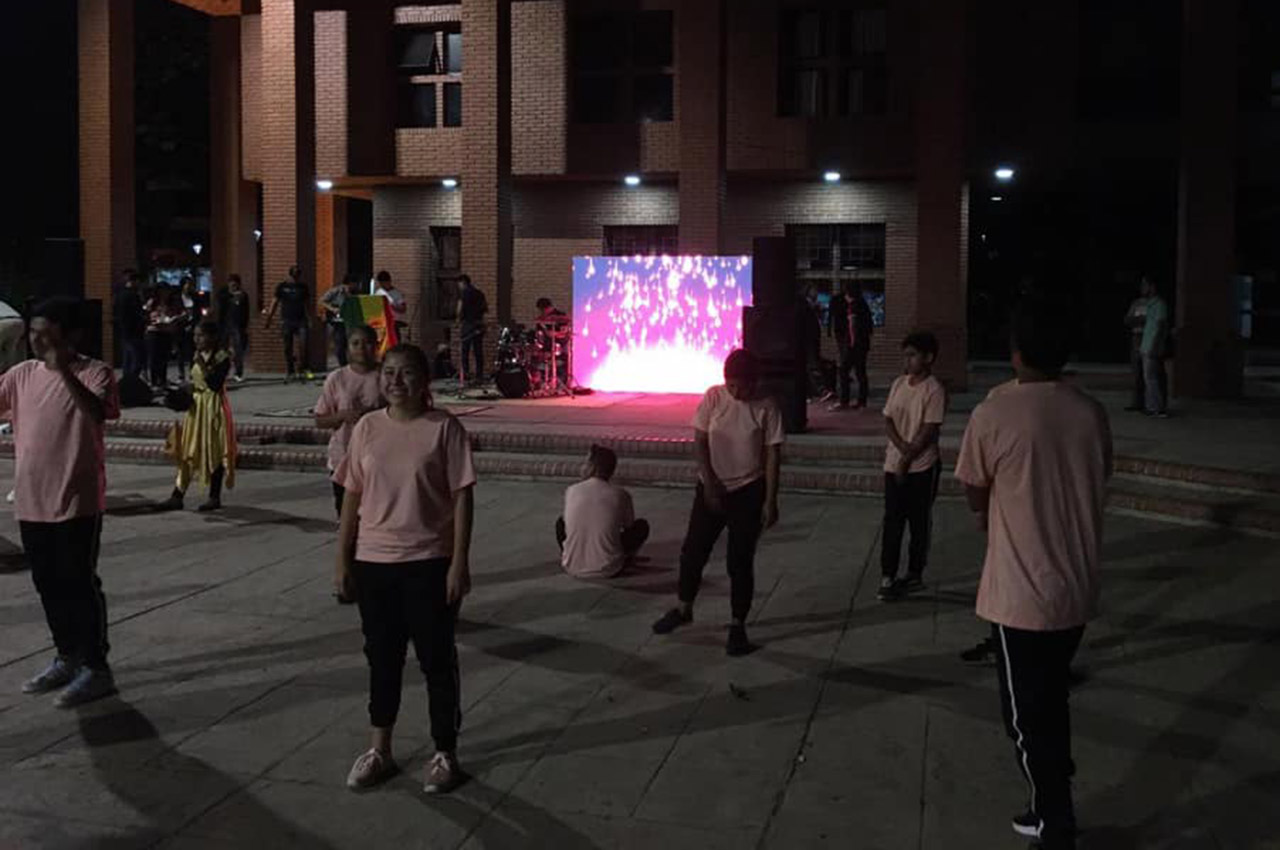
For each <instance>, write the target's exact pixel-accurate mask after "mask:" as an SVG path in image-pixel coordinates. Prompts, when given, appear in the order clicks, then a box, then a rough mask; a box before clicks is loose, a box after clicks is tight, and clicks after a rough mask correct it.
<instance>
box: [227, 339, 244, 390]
mask: <svg viewBox="0 0 1280 850" xmlns="http://www.w3.org/2000/svg"><path fill="white" fill-rule="evenodd" d="M227 348H229V349H231V362H232V364H233V365H234V366H235V369H236V377H239V378H243V377H244V353H245V350H246V349H248V348H249V332H248V331H242V330H240V329H239V328H237V327H231V328H228V329H227Z"/></svg>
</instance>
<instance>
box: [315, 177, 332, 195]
mask: <svg viewBox="0 0 1280 850" xmlns="http://www.w3.org/2000/svg"><path fill="white" fill-rule="evenodd" d="M316 188H317V189H319V190H320V191H321V192H327V191H329V190H330V189H332V188H333V181H332V180H317V181H316Z"/></svg>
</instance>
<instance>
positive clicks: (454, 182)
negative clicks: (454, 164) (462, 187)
mask: <svg viewBox="0 0 1280 850" xmlns="http://www.w3.org/2000/svg"><path fill="white" fill-rule="evenodd" d="M440 185H441V186H443V187H445V188H446V189H456V188H458V178H456V177H446V178H444V179H443V180H441V181H440Z"/></svg>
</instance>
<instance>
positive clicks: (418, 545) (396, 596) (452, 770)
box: [333, 344, 476, 794]
mask: <svg viewBox="0 0 1280 850" xmlns="http://www.w3.org/2000/svg"><path fill="white" fill-rule="evenodd" d="M430 376H431V368H430V363H429V361H428V360H427V356H426V354H424V353H423V352H422V349H420V348H418V347H417V346H416V345H408V344H404V345H397V346H395V347H393V348H392V349H391V350H390V351H388V352H387V355H386V357H385V358H384V359H383V362H382V392H383V395H385V396H386V399H387V402H388V404H389V406H388V407H387V408H386V409H385V410H380V411H377V412H375V413H370V414H368V415H366V416H364V417H363V418H362V419H361V420H360V421H359V422H357V423H356V425H355V427H354V428H353V429H352V431H351V441H350V442H349V443H348V444H347V454H346V457H344V458H343V459H342V462H341V463H340V464H339V465H338V469H337V471H336V472H335V473H334V476H333V477H334V479H335V480H337V481H338V482H339V483H341V484H342V485H343V487H345V488H346V496H345V498H344V499H343V503H342V522H341V526H340V530H339V532H338V563H337V572H336V575H335V582H334V583H335V585H336V587H335V590H337V592H338V593H339V594H341V595H344V596H354V597H355V600H356V603H357V604H358V605H359V607H360V622H361V627H362V630H363V632H364V638H365V642H364V653H365V657H366V658H367V659H368V661H369V721H370V725H371V726H372V733H371V737H372V744H371V746H370V748H369V750H368V751H367V752H365V753H363V754H361V755H360V756H359V758H357V759H356V761H355V764H353V765H352V766H351V771H350V772H349V773H348V775H347V787H349V788H352V789H359V788H369V787H372V786H373V785H377V784H378V783H380V782H382V781H384V780H385V779H387V778H388V777H390V776H391V775H393V774H394V773H395V772H396V770H397V768H396V763H395V760H394V759H393V758H392V755H391V733H392V729H393V728H394V726H395V722H396V715H397V714H398V712H399V710H400V689H401V681H402V678H403V675H404V658H405V651H406V649H407V648H408V644H409V641H413V648H414V651H415V652H416V653H417V656H418V665H419V667H421V669H422V672H423V674H424V675H425V676H426V679H427V701H428V705H429V709H430V715H431V737H432V738H433V739H434V740H435V745H436V753H435V755H434V756H433V757H432V758H431V761H430V762H429V763H428V764H427V770H426V779H425V781H424V783H423V790H424V791H425V792H426V793H428V794H441V793H445V792H447V791H450V790H452V789H453V788H455V787H456V786H457V785H458V782H459V781H460V779H461V773H460V770H459V768H458V760H457V755H456V749H457V745H458V728H459V726H460V725H461V721H462V708H461V706H462V703H461V696H460V683H459V676H458V651H457V647H456V646H455V644H454V628H455V624H456V623H457V618H458V608H459V606H460V605H461V603H462V598H463V597H464V596H466V595H467V593H468V592H469V591H470V589H471V569H470V565H469V563H468V558H469V553H470V547H471V520H472V516H473V512H474V499H473V493H472V490H473V488H474V486H475V483H476V473H475V468H474V466H473V465H472V461H471V445H470V442H469V440H468V439H467V432H466V430H465V429H464V428H463V427H462V424H461V423H460V422H458V420H457V419H455V418H454V417H453V416H451V415H450V414H448V413H446V412H444V411H442V410H436V409H434V408H433V406H432V403H431V391H430V389H429V382H430Z"/></svg>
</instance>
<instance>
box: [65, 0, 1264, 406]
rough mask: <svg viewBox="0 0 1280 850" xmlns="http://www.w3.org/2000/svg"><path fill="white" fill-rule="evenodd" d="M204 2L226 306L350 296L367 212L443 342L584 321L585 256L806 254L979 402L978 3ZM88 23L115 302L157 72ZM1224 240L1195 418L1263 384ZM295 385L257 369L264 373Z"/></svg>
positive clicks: (87, 175) (98, 198) (1200, 289)
mask: <svg viewBox="0 0 1280 850" xmlns="http://www.w3.org/2000/svg"><path fill="white" fill-rule="evenodd" d="M178 1H179V2H182V3H184V5H187V6H191V7H193V8H196V9H199V10H200V11H203V12H205V13H207V14H209V15H210V16H211V22H210V25H211V43H212V68H213V70H212V79H211V90H210V110H211V116H212V125H213V137H212V162H211V186H212V197H211V207H212V217H211V221H212V226H211V237H210V240H209V242H210V246H209V247H210V250H211V253H212V258H213V267H214V275H215V279H217V280H221V279H223V278H224V277H225V275H226V274H227V273H228V272H230V271H239V272H240V273H241V274H242V275H244V276H245V279H246V286H247V288H248V289H249V291H250V292H251V293H255V294H256V295H257V296H258V297H266V298H269V295H270V289H271V286H273V285H274V282H276V281H278V280H280V279H282V278H283V277H284V275H285V271H286V269H287V268H288V266H289V265H291V264H293V263H295V262H299V263H301V264H302V265H303V266H304V268H305V269H306V276H307V278H308V279H309V280H312V281H315V282H316V283H317V286H318V288H319V289H320V290H321V291H323V290H324V289H326V288H327V287H328V286H329V285H331V283H332V282H333V281H334V280H335V279H337V278H340V277H341V275H342V274H343V273H344V272H345V271H346V266H347V245H348V233H347V229H348V221H349V220H350V219H351V211H352V209H353V208H354V205H358V204H371V205H372V254H373V267H374V268H386V269H388V270H389V271H390V272H391V273H392V274H393V276H394V277H395V279H396V281H397V283H398V285H399V286H400V288H401V289H402V290H404V291H405V292H406V294H407V296H408V299H409V303H410V317H411V322H410V335H411V338H413V339H416V340H418V341H422V342H427V343H433V342H436V341H439V340H442V339H445V338H447V336H448V334H449V331H450V327H451V322H450V314H451V309H452V303H453V292H454V289H453V287H454V280H455V277H456V275H457V274H458V273H459V272H461V271H465V272H467V273H468V274H469V275H470V276H471V277H472V279H473V280H474V281H475V282H476V284H477V285H478V286H480V287H481V288H482V289H483V290H484V291H485V292H486V294H487V295H488V299H489V303H490V305H491V308H492V314H491V318H492V319H494V320H495V321H499V322H506V321H510V320H512V319H514V320H516V321H521V320H525V319H527V317H529V316H531V315H532V313H533V311H534V306H533V305H534V301H535V300H536V299H537V298H539V297H541V296H544V295H545V296H548V297H550V298H552V299H553V300H554V301H556V302H557V303H560V304H567V303H569V301H570V285H571V282H570V258H571V257H572V256H573V255H575V254H586V253H602V252H615V253H636V252H639V253H646V252H672V251H680V252H683V253H703V254H710V253H730V254H735V253H749V252H750V250H751V243H752V239H753V238H754V237H757V236H780V235H784V234H786V235H791V236H793V237H794V239H795V244H796V247H797V252H796V254H797V260H796V263H797V269H796V274H797V279H798V281H800V283H801V285H810V284H812V285H815V286H817V287H818V288H819V289H828V290H829V289H831V288H833V287H835V286H838V285H839V283H840V281H842V280H845V279H856V280H859V281H860V282H862V283H863V285H864V286H865V287H866V288H867V289H869V290H870V291H873V292H883V294H884V305H885V309H884V316H885V325H884V327H883V328H881V329H880V332H879V333H878V334H877V336H876V338H875V344H874V346H873V350H872V366H873V368H880V369H896V368H897V363H898V354H897V351H896V343H897V341H898V340H899V339H900V338H901V337H902V335H903V334H904V333H905V332H906V331H907V330H908V329H911V328H916V327H927V328H930V329H932V330H934V331H935V332H936V333H937V334H938V335H939V337H940V338H941V339H942V343H943V346H944V351H946V352H947V353H948V356H946V357H944V358H943V361H942V365H943V369H942V371H943V373H944V376H945V377H947V378H949V379H951V380H952V381H953V382H955V383H962V382H963V378H964V358H963V356H954V355H957V354H960V353H963V352H964V351H965V350H966V286H967V280H966V276H967V268H968V259H967V250H968V244H969V240H968V209H969V181H970V179H971V178H970V175H971V174H973V173H975V172H974V169H975V168H976V167H979V166H980V167H981V168H982V169H984V171H985V169H986V168H987V164H978V165H977V166H975V164H974V163H972V162H970V161H969V157H968V156H967V154H966V139H967V138H968V137H969V130H970V128H969V126H968V122H969V104H970V97H969V94H970V85H969V82H970V81H969V80H968V79H967V74H968V73H969V68H970V66H971V64H972V63H971V61H970V59H971V57H970V56H969V52H970V50H971V45H972V43H973V40H972V37H971V36H972V33H971V32H970V28H971V26H972V18H973V13H972V10H971V9H970V7H969V2H968V0H929V2H927V3H926V2H924V0H884V2H881V3H875V4H869V3H865V2H846V1H845V0H731V2H729V1H728V0H625V1H624V0H461V2H455V3H439V4H435V5H408V4H406V3H405V2H403V0H402V2H390V1H389V0H178ZM1185 5H1186V7H1187V9H1188V14H1199V15H1205V16H1206V19H1208V17H1213V18H1214V20H1218V21H1220V20H1221V19H1222V16H1217V15H1216V14H1214V15H1210V14H1209V12H1208V11H1207V10H1208V9H1209V6H1210V4H1209V3H1208V0H1185ZM1221 6H1222V4H1220V3H1219V4H1215V5H1214V6H1213V8H1214V9H1219V8H1221ZM79 9H80V48H79V49H80V70H81V83H80V116H81V120H80V133H81V197H82V205H81V207H82V208H81V236H82V238H83V239H84V241H85V266H86V275H85V278H86V281H87V290H88V294H89V295H90V296H91V297H109V293H108V292H106V288H107V286H108V284H107V281H109V280H111V279H112V276H113V272H115V271H117V270H118V269H120V268H123V267H124V266H127V265H132V264H134V257H133V256H132V254H133V236H132V229H131V216H132V210H133V204H134V198H133V194H132V193H133V185H132V179H131V174H132V162H131V159H130V148H129V139H130V138H131V135H130V134H131V132H132V103H131V100H130V98H131V89H130V86H129V85H128V84H127V81H128V80H129V78H130V74H131V71H132V61H133V51H134V50H136V49H138V48H139V45H135V44H134V43H133V38H132V33H133V27H132V14H133V0H110V2H108V0H79ZM1189 33H1190V35H1189V37H1188V45H1187V48H1186V52H1187V56H1188V57H1190V58H1192V59H1193V60H1195V61H1196V62H1199V63H1205V64H1206V65H1207V66H1209V67H1212V66H1213V65H1214V61H1215V57H1216V56H1217V55H1218V54H1219V52H1220V51H1222V50H1224V49H1227V47H1226V46H1228V45H1229V44H1230V43H1231V27H1230V26H1229V25H1218V26H1201V27H1198V28H1196V29H1195V30H1194V31H1191V30H1189ZM1221 76H1222V75H1218V76H1216V77H1215V76H1214V75H1211V74H1207V75H1200V76H1198V77H1197V76H1195V75H1191V78H1192V79H1194V80H1195V82H1196V84H1195V85H1192V86H1191V87H1190V88H1191V89H1193V90H1192V91H1190V92H1189V93H1186V94H1184V99H1185V100H1186V102H1187V103H1189V104H1190V106H1191V107H1192V108H1194V109H1198V110H1203V111H1205V112H1206V114H1209V113H1213V111H1214V109H1215V108H1216V107H1217V104H1216V101H1215V100H1214V97H1213V95H1214V94H1215V93H1216V91H1217V90H1216V89H1215V88H1214V86H1215V85H1217V86H1221V85H1225V84H1226V83H1225V82H1223V80H1222V79H1221ZM1186 126H1187V129H1186V132H1188V133H1189V134H1193V135H1197V134H1198V136H1200V137H1202V138H1201V139H1200V141H1202V142H1203V143H1205V146H1207V151H1208V153H1206V152H1205V151H1206V147H1204V146H1197V147H1196V148H1195V150H1194V151H1191V152H1190V153H1189V154H1188V155H1187V156H1186V158H1185V162H1184V169H1183V171H1184V176H1183V180H1184V185H1185V187H1186V190H1185V198H1184V200H1183V204H1184V206H1185V207H1186V210H1185V211H1184V214H1183V216H1184V217H1185V218H1186V219H1187V221H1188V222H1189V223H1193V222H1199V221H1218V219H1216V218H1215V215H1217V214H1218V213H1220V212H1221V211H1222V207H1223V204H1224V203H1228V202H1229V199H1224V198H1222V197H1220V196H1219V195H1218V194H1215V193H1214V192H1213V191H1211V190H1210V189H1211V187H1212V185H1214V180H1215V179H1217V178H1218V177H1219V176H1221V174H1222V169H1223V168H1226V169H1227V172H1228V175H1229V169H1230V162H1229V157H1228V158H1227V160H1228V161H1227V162H1226V163H1225V165H1224V163H1223V162H1222V159H1223V158H1222V157H1216V156H1214V155H1213V154H1212V151H1213V142H1214V139H1213V138H1210V136H1212V135H1213V133H1215V132H1219V131H1218V130H1216V129H1214V128H1213V127H1209V126H1205V125H1204V124H1202V123H1197V122H1194V121H1189V122H1187V125H1186ZM828 172H835V173H838V175H839V179H838V180H834V179H824V178H825V176H826V175H827V173H828ZM627 176H635V177H639V178H640V180H639V184H638V185H628V184H627V183H626V182H624V177H627ZM832 176H834V175H832ZM317 181H324V182H322V183H321V184H320V185H322V186H325V187H330V188H326V189H321V188H318V186H317ZM1229 219H1230V217H1229V216H1227V221H1228V222H1229ZM1180 220H1181V219H1180ZM1228 227H1229V224H1228ZM255 231H260V237H258V236H256V235H255ZM1228 235H1229V230H1228ZM1222 236H1223V231H1222V228H1221V227H1218V226H1216V225H1215V226H1213V227H1207V228H1202V229H1201V230H1199V231H1195V232H1192V228H1191V227H1190V224H1188V226H1187V229H1186V232H1184V233H1180V252H1179V268H1180V274H1179V287H1180V289H1179V294H1180V304H1182V305H1192V306H1191V307H1190V308H1189V309H1190V312H1188V313H1187V314H1186V315H1185V316H1182V317H1181V318H1180V323H1181V324H1184V325H1186V326H1188V327H1189V328H1191V330H1192V332H1191V333H1189V334H1186V335H1185V337H1184V338H1185V339H1186V342H1185V343H1184V344H1182V345H1180V348H1179V355H1178V356H1179V358H1180V363H1179V365H1180V366H1181V365H1183V364H1182V362H1181V360H1182V359H1184V358H1185V359H1186V360H1187V364H1186V367H1187V368H1186V370H1185V372H1183V373H1182V374H1184V375H1185V376H1186V377H1185V379H1184V382H1183V385H1182V389H1183V391H1184V392H1190V393H1196V392H1198V391H1201V390H1203V389H1204V388H1207V387H1209V386H1210V384H1211V383H1212V382H1213V380H1214V375H1215V374H1218V373H1221V372H1225V373H1227V374H1235V375H1237V378H1236V379H1235V380H1236V381H1237V382H1238V373H1239V360H1238V351H1235V350H1233V349H1231V346H1230V341H1229V337H1230V333H1229V327H1230V311H1229V308H1228V302H1229V292H1228V284H1227V282H1226V274H1225V273H1223V274H1221V276H1220V277H1221V279H1222V283H1221V284H1219V283H1218V282H1217V281H1218V279H1219V272H1223V271H1224V270H1225V269H1227V267H1228V266H1229V264H1230V248H1229V247H1224V245H1223V240H1222ZM259 254H260V256H259ZM1184 254H1185V256H1183V255H1184ZM1184 265H1185V274H1184V273H1183V272H1184V269H1183V266H1184ZM259 266H260V267H261V279H259V277H258V274H259V273H258V269H259ZM1210 281H1212V282H1210ZM1184 288H1186V289H1187V290H1188V291H1189V292H1190V291H1194V295H1193V296H1189V297H1184V296H1183V289H1184ZM108 332H109V331H108ZM258 338H259V339H263V336H262V335H261V333H260V334H259V337H258ZM491 339H492V335H491ZM1210 351H1212V352H1213V353H1212V355H1210V354H1209V352H1210ZM1233 358H1234V359H1233ZM279 359H280V354H279V353H278V352H276V351H275V347H274V346H271V345H269V344H259V345H258V346H257V350H256V352H255V361H256V362H255V365H256V366H257V367H258V368H263V369H279V368H280V366H281V364H280V363H279V362H278V361H279ZM1197 388H1200V390H1198V389H1197ZM1219 388H1220V385H1219Z"/></svg>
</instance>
